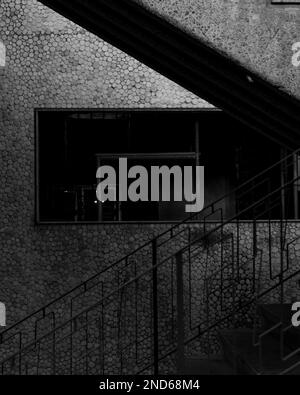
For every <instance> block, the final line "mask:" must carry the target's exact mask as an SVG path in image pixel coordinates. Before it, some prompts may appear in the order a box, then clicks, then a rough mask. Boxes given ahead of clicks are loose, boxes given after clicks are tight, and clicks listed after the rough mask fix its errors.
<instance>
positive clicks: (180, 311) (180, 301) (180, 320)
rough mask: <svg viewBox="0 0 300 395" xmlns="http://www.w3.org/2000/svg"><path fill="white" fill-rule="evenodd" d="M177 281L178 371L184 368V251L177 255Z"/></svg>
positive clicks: (180, 371) (180, 372) (179, 372)
mask: <svg viewBox="0 0 300 395" xmlns="http://www.w3.org/2000/svg"><path fill="white" fill-rule="evenodd" d="M176 283H177V373H178V374H182V373H183V369H184V363H185V359H184V297H183V268H182V253H179V254H177V255H176Z"/></svg>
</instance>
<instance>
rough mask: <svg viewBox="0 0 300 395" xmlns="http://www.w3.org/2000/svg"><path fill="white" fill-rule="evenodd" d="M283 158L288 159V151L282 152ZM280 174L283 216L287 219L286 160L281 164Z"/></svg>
mask: <svg viewBox="0 0 300 395" xmlns="http://www.w3.org/2000/svg"><path fill="white" fill-rule="evenodd" d="M281 157H282V158H284V157H286V150H284V149H282V150H281ZM280 170H281V171H280V173H281V187H282V190H281V214H282V216H283V217H285V207H286V201H285V200H286V199H285V188H284V185H285V181H286V180H285V176H286V160H284V161H283V162H282V164H281V168H280Z"/></svg>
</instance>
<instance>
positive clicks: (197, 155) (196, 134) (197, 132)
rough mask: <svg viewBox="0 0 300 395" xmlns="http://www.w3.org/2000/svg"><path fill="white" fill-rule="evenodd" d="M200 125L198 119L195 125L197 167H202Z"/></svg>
mask: <svg viewBox="0 0 300 395" xmlns="http://www.w3.org/2000/svg"><path fill="white" fill-rule="evenodd" d="M199 148H200V124H199V120H198V119H197V121H196V123H195V152H196V166H200V150H199Z"/></svg>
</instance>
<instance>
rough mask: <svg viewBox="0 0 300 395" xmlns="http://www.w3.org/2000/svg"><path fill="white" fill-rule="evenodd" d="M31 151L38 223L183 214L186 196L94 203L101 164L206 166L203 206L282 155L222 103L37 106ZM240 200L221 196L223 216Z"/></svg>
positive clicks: (163, 218) (164, 217) (151, 218)
mask: <svg viewBox="0 0 300 395" xmlns="http://www.w3.org/2000/svg"><path fill="white" fill-rule="evenodd" d="M36 154H37V155H36V158H37V160H36V218H37V222H38V223H111V222H113V223H118V222H157V221H158V222H173V221H180V220H183V219H185V218H187V217H188V214H187V213H186V211H185V205H186V202H184V201H183V202H175V201H170V202H162V201H159V202H151V201H150V202H136V203H133V202H129V201H128V202H105V203H101V202H99V201H98V200H97V197H96V189H97V179H96V171H97V168H98V167H99V165H101V166H102V165H112V166H114V167H116V168H117V165H118V159H119V158H120V157H127V158H128V166H130V167H131V166H133V165H141V166H144V167H145V168H149V166H150V165H151V166H152V165H157V166H163V165H167V166H168V167H172V166H174V165H179V166H181V167H182V166H185V165H189V166H196V165H197V164H198V165H203V166H204V167H205V205H207V204H209V203H211V202H213V201H215V200H216V199H218V198H220V197H222V196H224V195H226V194H227V193H229V192H230V191H232V190H233V189H234V188H235V187H236V186H237V185H239V184H240V183H242V182H243V181H245V180H247V179H248V178H250V177H253V176H254V175H255V174H257V173H258V172H260V171H262V170H263V169H265V168H266V167H268V166H270V165H271V164H273V163H275V162H276V161H277V160H279V157H280V149H279V147H278V146H277V145H276V144H275V143H274V144H273V143H271V142H270V141H269V140H268V139H266V138H265V137H263V136H262V135H259V134H255V133H254V132H253V131H251V130H248V129H247V128H246V127H245V126H244V125H241V124H240V123H238V122H237V121H235V120H233V119H232V118H231V117H229V116H228V115H226V114H225V113H223V112H222V111H219V110H206V109H205V110H194V111H193V110H45V109H42V110H36ZM116 189H117V185H116ZM171 189H172V188H171ZM242 204H243V203H242V202H239V201H238V197H236V198H233V197H232V196H231V197H229V198H228V199H227V200H224V202H223V212H224V215H225V216H227V217H231V216H232V215H234V214H235V212H236V210H237V207H242ZM249 219H251V218H249Z"/></svg>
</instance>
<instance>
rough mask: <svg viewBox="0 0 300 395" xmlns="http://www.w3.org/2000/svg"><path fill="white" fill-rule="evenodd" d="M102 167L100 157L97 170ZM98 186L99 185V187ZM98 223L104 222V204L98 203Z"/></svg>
mask: <svg viewBox="0 0 300 395" xmlns="http://www.w3.org/2000/svg"><path fill="white" fill-rule="evenodd" d="M100 166H101V159H100V157H99V156H97V170H98V169H99V167H100ZM98 182H100V180H98V179H97V184H98ZM97 186H98V185H97ZM98 221H99V222H102V221H103V203H102V202H100V201H98Z"/></svg>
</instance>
